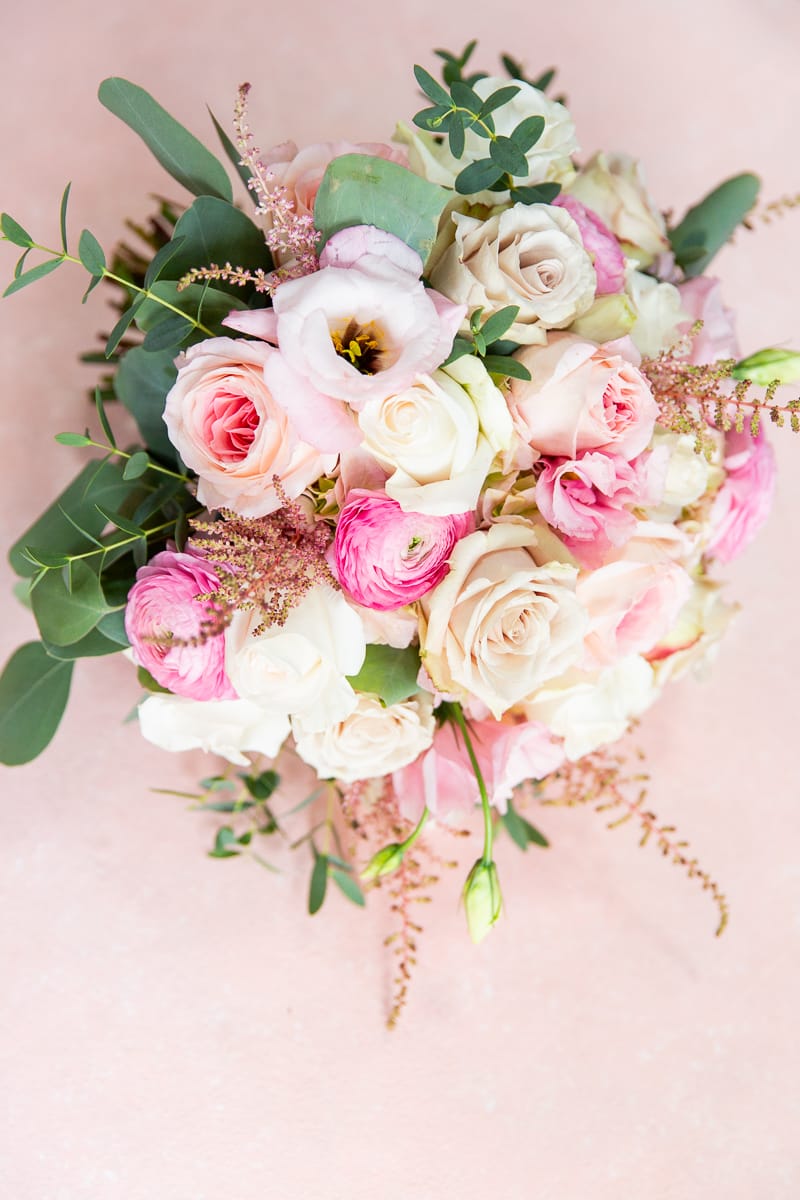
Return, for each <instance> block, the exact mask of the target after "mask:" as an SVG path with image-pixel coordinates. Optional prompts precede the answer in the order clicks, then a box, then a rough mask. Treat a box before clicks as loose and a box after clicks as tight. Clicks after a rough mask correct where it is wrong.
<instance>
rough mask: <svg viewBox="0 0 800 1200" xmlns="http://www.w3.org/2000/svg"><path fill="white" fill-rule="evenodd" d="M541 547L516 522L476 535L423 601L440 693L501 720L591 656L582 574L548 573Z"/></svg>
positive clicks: (555, 569)
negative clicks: (538, 554) (538, 552)
mask: <svg viewBox="0 0 800 1200" xmlns="http://www.w3.org/2000/svg"><path fill="white" fill-rule="evenodd" d="M536 544H537V543H536V534H535V533H533V532H532V531H531V530H529V529H525V528H524V527H522V526H520V525H517V524H512V523H510V522H509V523H501V524H497V525H493V526H492V527H491V528H490V529H488V530H487V531H485V532H478V533H473V534H470V535H469V536H468V537H465V538H462V539H461V540H460V541H459V542H458V543H457V544H456V547H455V550H454V551H453V553H452V555H451V557H450V572H449V574H448V575H447V576H446V577H445V579H443V580H442V582H441V583H440V584H439V585H438V586H437V587H435V588H434V589H433V591H432V592H429V593H428V595H426V596H424V597H423V599H422V600H421V601H420V608H421V610H422V611H421V616H420V645H421V648H422V659H423V665H424V666H425V669H426V671H427V672H428V674H429V675H430V677H431V679H432V680H433V682H434V684H435V686H436V688H437V689H438V690H439V691H441V692H443V693H445V694H448V695H455V696H458V697H460V698H463V699H466V698H467V697H469V696H474V697H477V698H478V699H479V700H481V701H483V703H484V704H485V705H486V706H487V708H488V709H489V710H490V712H491V713H492V715H493V716H494V717H495V718H498V719H499V718H500V717H501V716H502V715H503V713H504V712H506V711H507V710H508V709H509V708H511V707H512V706H513V705H514V704H518V703H519V702H520V701H522V700H524V699H526V698H527V697H529V696H531V695H532V694H533V692H534V691H535V690H536V688H537V687H539V685H540V684H541V683H542V682H543V681H544V680H546V679H549V678H551V677H552V676H554V675H558V674H560V673H561V672H562V671H564V670H566V669H567V667H569V666H571V665H572V664H573V663H574V662H575V661H576V660H577V659H578V658H579V657H580V655H581V654H582V651H583V638H584V634H585V632H586V626H587V617H586V612H585V610H584V609H583V607H582V606H581V604H580V603H579V602H578V599H577V597H576V595H575V584H576V579H577V570H576V569H575V568H574V567H571V566H568V565H566V564H564V563H555V562H550V563H547V564H546V565H544V566H540V565H539V564H538V562H537V560H536V558H535V557H534V549H535V547H536Z"/></svg>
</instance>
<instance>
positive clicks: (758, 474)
mask: <svg viewBox="0 0 800 1200" xmlns="http://www.w3.org/2000/svg"><path fill="white" fill-rule="evenodd" d="M725 471H726V473H727V474H726V477H725V482H724V483H723V485H722V487H721V488H720V489H719V491H718V492H717V495H716V498H715V500H714V504H713V506H712V509H711V517H710V521H711V529H712V533H711V538H710V541H709V543H708V547H707V549H708V553H709V554H713V555H714V557H715V558H718V559H719V560H720V562H723V563H729V562H730V561H731V560H732V559H734V558H736V557H737V555H739V554H741V552H742V550H744V548H745V546H746V545H747V544H748V543H749V542H751V541H752V540H753V538H754V537H755V535H756V534H757V533H758V531H759V529H760V528H761V526H762V525H763V524H764V522H765V521H766V519H767V517H768V516H769V512H770V509H771V507H772V497H773V495H774V493H775V471H776V468H775V452H774V451H773V449H772V446H771V445H770V444H769V442H768V441H767V438H766V435H765V434H764V431H763V429H762V430H760V431H759V434H758V437H755V438H754V437H751V435H750V434H749V433H729V434H728V435H727V436H726V438H725Z"/></svg>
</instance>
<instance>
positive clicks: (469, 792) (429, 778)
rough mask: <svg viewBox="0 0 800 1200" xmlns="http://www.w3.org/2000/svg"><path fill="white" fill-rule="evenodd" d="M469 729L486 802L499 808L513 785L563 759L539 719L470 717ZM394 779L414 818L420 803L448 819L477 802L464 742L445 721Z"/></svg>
mask: <svg viewBox="0 0 800 1200" xmlns="http://www.w3.org/2000/svg"><path fill="white" fill-rule="evenodd" d="M469 732H470V737H471V739H472V744H473V746H474V748H475V754H476V757H477V759H478V765H479V767H480V769H481V774H482V775H483V778H484V782H485V784H486V790H487V792H488V795H489V801H490V803H491V804H492V805H493V806H494V807H495V808H496V809H497V810H498V811H499V812H505V810H506V806H507V804H508V801H509V800H510V799H511V796H512V793H513V791H514V788H515V787H516V786H517V785H518V784H520V783H523V782H524V781H525V780H526V779H544V778H545V776H546V775H549V774H550V773H551V772H552V771H556V770H558V768H559V767H560V766H561V765H562V763H563V762H564V751H563V749H562V747H561V745H560V743H559V742H558V741H557V740H556V739H554V738H553V737H552V735H551V734H550V733H549V731H548V730H547V729H545V727H544V726H543V725H542V724H540V722H538V721H514V720H506V721H494V720H492V719H491V718H490V719H487V720H485V721H470V723H469ZM393 783H394V787H395V791H396V793H397V796H398V798H399V801H400V809H401V812H402V813H403V815H404V816H405V817H407V818H408V819H409V820H414V821H418V820H419V818H420V816H421V815H422V810H423V808H424V807H425V805H427V806H428V808H429V809H430V811H431V813H432V814H433V815H434V816H435V817H436V818H437V819H438V820H447V819H448V818H449V817H452V816H455V815H458V814H463V815H468V814H469V813H470V812H471V811H472V809H473V808H474V807H475V805H476V804H480V793H479V791H478V784H477V780H476V778H475V772H474V771H473V769H472V765H471V763H470V760H469V755H468V754H467V750H466V747H465V745H464V741H463V739H462V737H461V735H460V734H459V733H458V732H457V730H456V729H455V728H454V727H453V726H452V725H451V724H450V723H449V722H446V723H445V724H443V725H441V726H440V727H439V729H438V730H437V731H436V734H435V736H434V739H433V745H432V746H431V748H430V750H428V751H426V752H425V753H424V754H422V755H420V757H419V758H418V759H416V761H415V762H413V763H411V765H410V766H408V767H405V768H404V769H403V770H402V771H396V772H395V774H394V777H393Z"/></svg>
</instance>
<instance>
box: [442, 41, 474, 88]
mask: <svg viewBox="0 0 800 1200" xmlns="http://www.w3.org/2000/svg"><path fill="white" fill-rule="evenodd" d="M477 45H478V43H477V41H476V40H475V39H473V40H472V41H471V42H467V44H466V46H465V47H464V49H463V50H462V51H461V53H460V54H454V53H453V52H452V51H450V50H434V54H437V55H438V56H439V58H441V59H442V60H443V63H442V76H443V78H444V81H445V83H446V84H448V85H449V84H452V83H455V82H456V81H457V80H460V81H462V82H464V83H466V84H468V85H472V84H474V83H475V82H476V81H477V80H478V79H482V78H483V77H484V75H485V72H482V71H476V72H475V73H474V74H472V75H464V68H465V67H466V65H467V63H468V62H469V60H470V59H471V58H472V55H473V54H474V52H475V47H476V46H477Z"/></svg>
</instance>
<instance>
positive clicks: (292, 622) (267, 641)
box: [225, 584, 366, 729]
mask: <svg viewBox="0 0 800 1200" xmlns="http://www.w3.org/2000/svg"><path fill="white" fill-rule="evenodd" d="M260 623H261V614H260V612H259V611H258V610H252V611H250V612H239V613H237V614H236V615H235V616H234V618H233V621H232V622H231V624H230V625H229V626H228V628H227V630H226V631H225V646H226V649H225V665H226V668H227V671H228V677H229V679H230V681H231V683H232V684H233V686H234V687H235V688H236V691H237V692H238V694H239V695H240V696H241V697H243V698H244V699H246V700H251V701H253V702H254V703H255V704H258V705H259V706H260V707H261V708H263V709H264V710H265V711H266V712H269V713H274V714H279V715H282V716H284V717H286V716H296V715H297V714H298V713H302V714H303V718H304V720H305V723H306V728H308V729H324V728H325V727H326V726H327V725H330V724H332V723H333V722H334V721H340V720H342V719H343V718H344V717H346V716H347V715H348V713H350V712H352V710H353V708H354V707H355V704H356V694H355V692H354V691H353V689H352V687H351V686H350V684H349V683H348V682H347V679H346V678H345V677H346V676H347V675H356V674H357V673H358V671H359V670H360V669H361V666H362V664H363V662H364V655H365V653H366V641H365V638H364V629H363V626H362V624H361V619H360V617H359V616H358V614H357V613H356V612H355V611H354V610H353V608H352V607H351V606H350V605H349V604H348V603H347V601H346V600H345V598H344V596H343V595H342V594H341V592H335V591H334V590H333V588H330V587H328V586H326V585H324V584H320V585H318V586H317V587H314V588H312V590H311V591H310V592H308V593H307V595H306V596H304V598H303V599H302V600H301V602H300V603H299V604H298V605H297V606H296V607H295V608H292V609H291V611H290V612H289V616H288V617H287V619H286V622H285V624H284V625H280V626H278V625H272V626H269V627H268V628H267V629H265V630H264V631H263V632H261V633H258V634H257V633H256V632H255V630H256V629H257V627H258V625H259V624H260Z"/></svg>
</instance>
